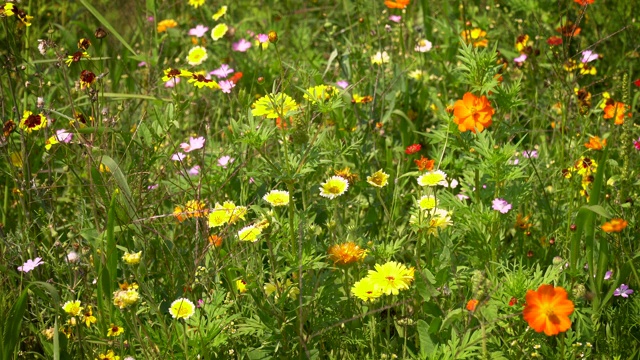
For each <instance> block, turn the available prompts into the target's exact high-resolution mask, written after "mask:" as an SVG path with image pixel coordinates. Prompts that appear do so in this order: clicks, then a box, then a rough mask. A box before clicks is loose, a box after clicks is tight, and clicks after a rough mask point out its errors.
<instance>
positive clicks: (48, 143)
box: [44, 135, 60, 151]
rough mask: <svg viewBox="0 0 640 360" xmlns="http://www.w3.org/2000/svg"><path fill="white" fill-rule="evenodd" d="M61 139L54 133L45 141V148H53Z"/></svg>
mask: <svg viewBox="0 0 640 360" xmlns="http://www.w3.org/2000/svg"><path fill="white" fill-rule="evenodd" d="M59 143H60V141H58V138H57V137H56V136H55V135H53V136H52V137H50V138H48V139H47V140H46V141H45V142H44V148H45V150H47V151H48V150H51V147H52V146H53V145H55V144H59Z"/></svg>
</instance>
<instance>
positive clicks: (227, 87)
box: [218, 80, 236, 94]
mask: <svg viewBox="0 0 640 360" xmlns="http://www.w3.org/2000/svg"><path fill="white" fill-rule="evenodd" d="M218 85H220V89H221V90H222V92H223V93H225V94H229V93H230V92H231V89H233V88H234V87H236V83H234V82H233V81H229V80H222V81H220V83H218Z"/></svg>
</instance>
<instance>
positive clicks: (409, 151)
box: [404, 144, 422, 155]
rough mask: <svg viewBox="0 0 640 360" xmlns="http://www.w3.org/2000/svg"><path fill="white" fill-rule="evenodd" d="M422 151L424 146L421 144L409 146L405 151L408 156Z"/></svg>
mask: <svg viewBox="0 0 640 360" xmlns="http://www.w3.org/2000/svg"><path fill="white" fill-rule="evenodd" d="M420 149H422V145H420V144H413V145H409V146H407V148H406V149H405V150H404V152H405V153H406V154H407V155H411V154H415V153H417V152H418V151H420Z"/></svg>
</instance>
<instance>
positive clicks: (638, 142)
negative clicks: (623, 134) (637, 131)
mask: <svg viewBox="0 0 640 360" xmlns="http://www.w3.org/2000/svg"><path fill="white" fill-rule="evenodd" d="M633 146H634V147H635V148H636V150H639V151H640V138H638V140H633Z"/></svg>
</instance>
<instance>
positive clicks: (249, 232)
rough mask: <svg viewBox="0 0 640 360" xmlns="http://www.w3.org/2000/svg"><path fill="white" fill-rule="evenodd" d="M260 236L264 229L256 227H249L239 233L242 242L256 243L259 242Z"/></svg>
mask: <svg viewBox="0 0 640 360" xmlns="http://www.w3.org/2000/svg"><path fill="white" fill-rule="evenodd" d="M260 234H262V228H260V227H257V226H255V225H249V226H245V227H243V228H242V229H241V230H240V231H238V238H240V240H242V241H251V242H256V241H258V236H260Z"/></svg>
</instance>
